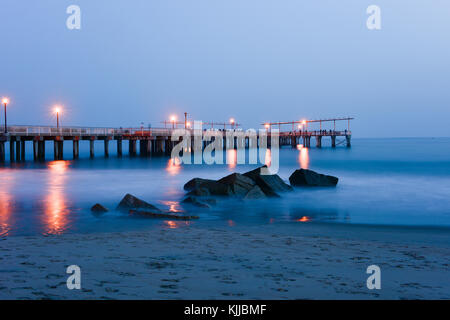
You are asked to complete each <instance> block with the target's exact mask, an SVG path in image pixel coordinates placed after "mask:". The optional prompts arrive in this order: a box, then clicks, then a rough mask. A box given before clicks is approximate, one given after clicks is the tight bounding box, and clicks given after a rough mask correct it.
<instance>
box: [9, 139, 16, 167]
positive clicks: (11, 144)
mask: <svg viewBox="0 0 450 320" xmlns="http://www.w3.org/2000/svg"><path fill="white" fill-rule="evenodd" d="M15 140H16V139H15V138H13V137H10V138H9V161H11V162H14V161H15V159H16V158H15V152H14V142H15Z"/></svg>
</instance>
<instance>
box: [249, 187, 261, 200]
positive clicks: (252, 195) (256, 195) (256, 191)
mask: <svg viewBox="0 0 450 320" xmlns="http://www.w3.org/2000/svg"><path fill="white" fill-rule="evenodd" d="M265 197H266V195H265V194H264V192H263V191H262V190H261V188H260V187H258V186H254V187H253V188H252V189H251V190H250V191H249V192H247V194H246V195H245V197H244V199H245V200H252V199H263V198H265Z"/></svg>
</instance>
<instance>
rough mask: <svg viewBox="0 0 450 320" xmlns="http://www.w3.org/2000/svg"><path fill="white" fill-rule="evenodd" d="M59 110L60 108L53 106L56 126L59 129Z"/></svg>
mask: <svg viewBox="0 0 450 320" xmlns="http://www.w3.org/2000/svg"><path fill="white" fill-rule="evenodd" d="M60 111H61V109H60V108H59V107H56V108H55V113H56V128H57V129H59V112H60Z"/></svg>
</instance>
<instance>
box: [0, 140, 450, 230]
mask: <svg viewBox="0 0 450 320" xmlns="http://www.w3.org/2000/svg"><path fill="white" fill-rule="evenodd" d="M433 141H434V140H431V139H430V140H427V141H426V143H425V142H422V144H421V151H420V152H417V146H416V143H415V141H411V142H410V143H409V144H408V141H406V142H405V141H404V140H399V141H385V140H383V141H382V143H381V142H380V141H378V140H375V141H373V142H371V141H369V142H367V141H364V143H359V142H358V141H357V140H355V141H354V144H353V147H352V149H346V148H336V149H334V150H333V149H331V148H329V147H326V146H325V147H324V148H322V149H321V150H319V149H316V148H299V149H282V150H280V157H281V158H280V172H279V175H280V176H281V178H283V179H284V180H285V181H287V180H288V177H289V176H290V174H291V173H292V172H293V171H294V170H295V169H298V168H300V167H302V168H310V169H312V170H316V171H319V172H322V173H326V174H332V175H336V176H338V177H339V178H340V180H339V184H338V187H337V188H327V189H321V188H317V189H316V188H313V189H296V190H295V191H294V192H292V193H289V194H283V195H282V198H281V199H270V200H257V201H256V200H255V201H248V202H247V201H245V202H236V201H222V200H218V204H217V205H216V206H213V208H212V209H210V210H205V211H199V212H197V211H196V210H194V211H192V212H189V214H192V215H198V216H200V219H199V220H198V223H211V225H214V223H216V221H221V223H223V224H227V223H230V224H231V225H233V224H236V225H242V224H243V223H253V224H261V223H283V222H291V223H296V224H298V223H299V222H302V221H297V220H301V219H303V217H307V218H308V219H309V220H310V221H311V223H316V222H320V221H327V222H329V221H333V222H342V223H368V224H406V225H434V226H450V211H449V209H448V208H450V198H449V197H448V195H449V194H450V155H448V152H447V153H446V152H445V150H448V149H449V148H450V139H448V140H443V141H442V140H436V141H435V142H436V143H435V144H433V143H434V142H433ZM446 148H447V149H446ZM66 149H67V148H66ZM398 150H400V151H401V154H399V153H398V152H399V151H398ZM423 153H426V155H427V157H425V156H424V155H423ZM227 156H228V154H227ZM230 156H231V157H230V158H231V159H236V157H237V154H236V150H232V151H231V152H230ZM264 156H265V157H264ZM85 157H86V158H83V154H81V159H80V160H77V161H52V162H46V163H33V162H32V161H29V162H26V163H24V164H20V165H14V166H9V164H7V165H5V166H0V236H10V235H28V234H36V233H39V234H61V233H65V232H73V231H77V232H78V231H80V232H95V231H105V230H106V231H109V230H111V231H127V230H135V229H136V228H141V227H145V226H148V225H158V226H163V227H167V228H177V227H181V226H186V225H187V224H186V222H185V221H173V222H163V221H162V220H152V219H132V218H129V217H128V216H126V215H125V216H124V215H121V214H120V213H118V212H116V211H115V210H114V208H115V207H116V206H117V204H118V202H119V201H120V199H121V198H122V197H123V196H124V195H125V194H126V193H131V194H133V195H136V196H137V197H139V198H141V199H143V200H146V201H148V202H150V203H152V204H155V205H156V206H158V207H160V208H161V209H162V210H166V211H169V212H174V213H175V212H177V213H178V212H183V210H184V209H183V206H182V204H180V201H181V199H182V198H183V197H184V195H185V191H184V190H183V185H184V184H185V183H186V182H187V181H188V180H190V179H192V178H194V177H202V178H208V179H218V178H221V177H223V176H225V175H227V174H229V172H230V171H233V172H234V171H236V172H241V173H243V172H245V171H248V170H251V169H254V168H255V167H256V165H252V166H249V165H247V166H242V165H239V164H236V163H234V164H233V161H232V164H231V165H227V164H224V165H212V166H207V165H189V166H188V165H180V164H179V163H176V162H173V160H169V159H168V158H164V157H152V158H148V159H147V158H141V157H135V158H128V157H126V156H124V157H123V158H122V159H119V158H115V157H113V156H111V157H110V158H108V159H105V158H102V157H97V158H95V159H92V160H91V159H89V150H87V152H86V153H85ZM264 158H265V159H266V160H268V161H270V152H267V153H266V154H265V155H264V154H263V159H264ZM235 162H236V161H235ZM430 190H432V191H430ZM95 203H101V204H102V205H104V206H106V207H108V208H109V209H110V211H109V212H107V213H106V214H104V215H102V216H101V217H94V216H93V215H92V214H91V212H90V210H89V209H90V207H91V206H92V205H93V204H95ZM196 223H197V222H196Z"/></svg>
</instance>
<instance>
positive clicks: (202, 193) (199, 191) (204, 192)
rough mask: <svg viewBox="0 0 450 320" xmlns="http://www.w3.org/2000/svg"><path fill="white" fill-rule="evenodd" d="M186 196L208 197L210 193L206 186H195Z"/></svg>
mask: <svg viewBox="0 0 450 320" xmlns="http://www.w3.org/2000/svg"><path fill="white" fill-rule="evenodd" d="M187 195H188V196H197V197H208V196H209V195H210V193H209V190H208V189H206V188H195V189H194V190H192V191H189V192H188V193H187Z"/></svg>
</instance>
